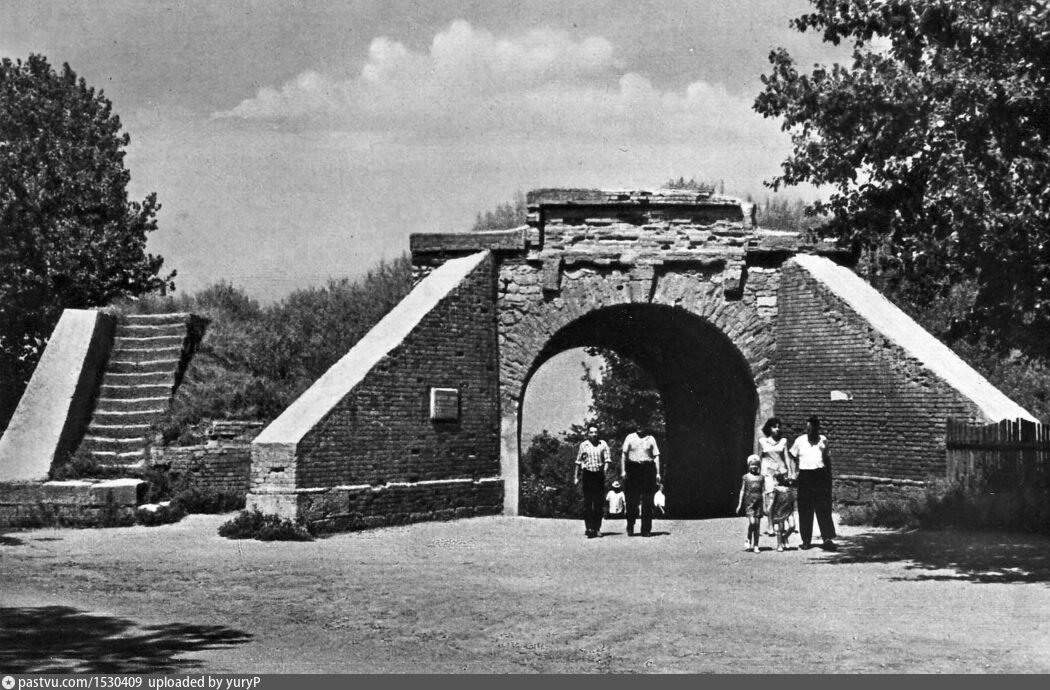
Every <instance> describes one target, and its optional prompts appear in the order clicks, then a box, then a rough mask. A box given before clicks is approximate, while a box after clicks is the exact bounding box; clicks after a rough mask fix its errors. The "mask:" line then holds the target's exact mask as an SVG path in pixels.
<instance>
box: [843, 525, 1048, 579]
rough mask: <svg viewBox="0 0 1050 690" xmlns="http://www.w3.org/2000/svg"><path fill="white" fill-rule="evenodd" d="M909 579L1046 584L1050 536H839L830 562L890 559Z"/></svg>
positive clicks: (914, 533)
mask: <svg viewBox="0 0 1050 690" xmlns="http://www.w3.org/2000/svg"><path fill="white" fill-rule="evenodd" d="M899 561H911V564H910V565H906V566H905V570H907V571H909V575H907V576H905V577H902V578H897V579H899V580H908V581H923V580H926V581H938V580H960V581H966V582H978V583H999V584H1013V583H1038V582H1044V583H1050V537H1046V536H1042V535H1026V534H1007V533H1003V532H970V531H944V532H934V531H925V530H916V531H910V532H900V531H887V532H878V533H868V534H861V535H858V536H855V537H848V538H844V539H842V540H841V543H840V547H839V550H838V551H837V552H835V553H833V554H831V556H830V558H829V560H828V562H830V563H832V564H852V563H894V562H899Z"/></svg>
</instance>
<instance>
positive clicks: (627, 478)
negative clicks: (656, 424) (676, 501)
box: [620, 425, 660, 537]
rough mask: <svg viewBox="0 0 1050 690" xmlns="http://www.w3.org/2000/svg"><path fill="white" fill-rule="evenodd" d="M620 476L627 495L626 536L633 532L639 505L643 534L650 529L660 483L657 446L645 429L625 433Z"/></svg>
mask: <svg viewBox="0 0 1050 690" xmlns="http://www.w3.org/2000/svg"><path fill="white" fill-rule="evenodd" d="M620 475H621V476H622V477H623V480H624V482H623V484H624V488H623V493H624V495H625V496H626V497H627V536H633V535H634V523H635V520H637V519H638V508H639V504H641V511H642V536H643V537H648V536H649V535H650V534H652V531H653V495H654V494H655V493H656V488H657V486H658V485H659V484H660V449H659V448H658V447H657V445H656V439H655V438H653V435H652V434H651V433H649V430H648V429H644V428H642V427H641V426H640V425H639V426H638V427H637V431H632V432H631V433H629V434H627V438H625V439H624V441H623V451H622V452H621V453H620Z"/></svg>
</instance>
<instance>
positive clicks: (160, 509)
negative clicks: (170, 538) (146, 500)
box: [135, 501, 186, 527]
mask: <svg viewBox="0 0 1050 690" xmlns="http://www.w3.org/2000/svg"><path fill="white" fill-rule="evenodd" d="M154 505H155V506H156V508H155V509H154V510H148V509H146V507H145V506H139V509H138V510H137V511H135V517H136V518H137V519H138V523H139V524H140V525H144V526H146V527H154V526H156V525H169V524H171V523H173V522H178V521H179V520H181V519H182V518H184V517H186V511H184V510H183V509H182V508H180V507H179V506H178V504H176V503H174V502H171V501H165V502H164V503H159V504H154Z"/></svg>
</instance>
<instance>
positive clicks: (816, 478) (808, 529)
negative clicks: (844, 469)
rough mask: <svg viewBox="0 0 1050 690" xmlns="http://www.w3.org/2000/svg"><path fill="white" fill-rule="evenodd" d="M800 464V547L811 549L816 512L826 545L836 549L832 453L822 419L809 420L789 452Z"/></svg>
mask: <svg viewBox="0 0 1050 690" xmlns="http://www.w3.org/2000/svg"><path fill="white" fill-rule="evenodd" d="M788 452H789V453H791V457H793V458H795V463H796V466H797V467H798V531H799V535H800V536H801V537H802V545H801V547H800V548H802V549H808V548H810V546H811V540H812V538H813V515H814V514H816V516H817V525H819V526H820V537H821V539H823V540H824V548H825V549H828V550H834V549H835V542H834V541H833V540H834V539H835V523H834V521H833V520H832V519H831V452H830V451H829V450H828V438H827V436H822V435H821V433H820V418H818V417H817V416H815V415H814V416H813V417H810V418H809V419H807V420H806V433H805V434H803V435H802V436H799V437H798V438H797V439H795V443H794V444H793V445H792V446H791V449H790V450H789V451H788Z"/></svg>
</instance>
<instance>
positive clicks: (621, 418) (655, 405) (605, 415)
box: [569, 348, 666, 461]
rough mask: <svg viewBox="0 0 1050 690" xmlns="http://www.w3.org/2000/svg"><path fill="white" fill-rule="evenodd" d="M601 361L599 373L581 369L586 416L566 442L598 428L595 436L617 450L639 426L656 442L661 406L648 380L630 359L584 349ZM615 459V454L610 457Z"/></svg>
mask: <svg viewBox="0 0 1050 690" xmlns="http://www.w3.org/2000/svg"><path fill="white" fill-rule="evenodd" d="M587 352H588V354H590V355H592V356H596V355H600V356H601V357H602V359H603V360H604V362H603V364H602V365H601V371H600V372H594V371H592V370H591V369H590V368H588V367H586V366H585V370H584V375H583V380H584V382H585V383H586V384H587V386H588V387H589V388H590V392H591V406H590V415H589V416H588V417H587V419H586V420H585V421H584V423H583V424H582V425H576V426H573V427H572V429H571V431H570V435H569V438H570V440H575V441H582V440H583V439H584V437H586V435H587V428H588V427H591V426H595V427H598V433H599V435H600V436H601V437H602V438H604V439H606V440H607V442H608V443H609V445H610V447H611V448H613V449H616V450H617V451H618V449H619V447H620V444H622V443H623V440H624V439H625V438H626V437H627V435H628V434H629V433H631V432H632V431H635V430H637V429H638V428H639V427H642V428H647V429H649V430H650V431H652V433H653V435H654V436H655V437H656V439H657V443H658V444H659V443H660V442H662V441H663V439H664V434H665V431H666V427H665V422H664V407H663V402H662V401H661V400H660V393H659V392H658V391H657V390H656V386H655V384H654V383H653V380H652V378H651V377H650V376H649V374H647V373H646V371H645V370H644V369H642V368H641V367H640V366H638V365H637V364H635V363H634V362H633V361H632V360H630V359H628V358H626V357H623V356H621V355H618V354H617V353H615V352H612V351H610V350H599V349H596V348H595V349H588V351H587ZM613 455H614V456H615V458H614V459H615V460H617V461H618V460H619V455H616V453H614V454H613Z"/></svg>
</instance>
